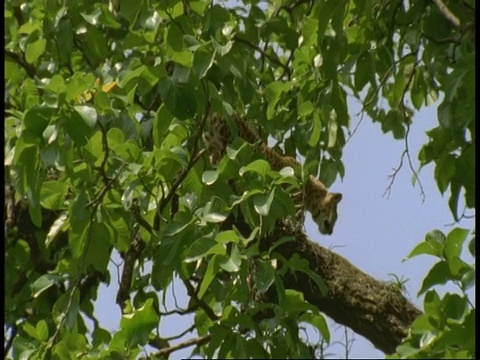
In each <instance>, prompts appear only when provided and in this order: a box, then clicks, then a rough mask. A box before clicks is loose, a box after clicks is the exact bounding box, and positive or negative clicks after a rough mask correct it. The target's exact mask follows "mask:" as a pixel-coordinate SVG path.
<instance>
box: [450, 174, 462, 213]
mask: <svg viewBox="0 0 480 360" xmlns="http://www.w3.org/2000/svg"><path fill="white" fill-rule="evenodd" d="M461 190H462V187H461V186H460V184H459V183H458V182H457V181H456V180H452V182H451V183H450V191H451V194H450V199H449V200H448V207H449V208H450V211H451V212H452V215H453V218H454V219H455V221H459V218H458V211H457V210H458V199H459V197H460V191H461Z"/></svg>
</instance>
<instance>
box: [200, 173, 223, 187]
mask: <svg viewBox="0 0 480 360" xmlns="http://www.w3.org/2000/svg"><path fill="white" fill-rule="evenodd" d="M218 175H219V174H218V170H207V171H204V172H203V174H202V182H203V183H204V184H205V185H212V184H213V183H214V182H215V181H217V179H218Z"/></svg>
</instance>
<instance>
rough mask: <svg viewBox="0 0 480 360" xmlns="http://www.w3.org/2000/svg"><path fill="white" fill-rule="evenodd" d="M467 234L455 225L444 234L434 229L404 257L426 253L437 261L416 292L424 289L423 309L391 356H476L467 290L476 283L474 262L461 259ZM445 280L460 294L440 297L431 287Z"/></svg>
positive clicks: (472, 321) (473, 318)
mask: <svg viewBox="0 0 480 360" xmlns="http://www.w3.org/2000/svg"><path fill="white" fill-rule="evenodd" d="M467 235H468V230H466V229H461V228H454V229H453V230H452V231H450V233H448V235H447V236H445V235H444V234H443V233H442V232H441V231H439V230H434V231H432V232H430V233H428V234H427V236H426V237H425V241H424V242H421V243H420V244H418V245H417V246H416V247H415V249H413V250H412V252H411V253H410V254H409V255H408V257H407V258H406V259H409V258H412V257H414V256H418V255H422V254H427V255H431V256H434V257H437V258H438V259H439V261H438V262H437V263H436V264H435V265H433V267H432V268H431V269H430V271H429V273H428V274H427V276H426V277H425V279H424V280H423V285H422V288H421V289H420V291H419V293H418V295H421V294H423V293H425V298H424V311H425V313H424V314H422V315H421V316H419V317H418V318H417V319H416V320H415V321H414V322H413V323H412V326H411V329H410V334H409V336H408V338H407V339H405V341H404V343H403V344H402V345H400V346H398V348H397V354H396V356H392V357H390V358H409V359H426V358H428V359H465V358H474V357H475V336H474V334H475V307H474V305H473V304H472V303H471V301H470V300H469V298H468V295H467V293H466V292H467V290H468V289H470V288H472V287H473V286H474V285H475V266H474V265H469V264H467V263H466V262H465V261H463V260H462V259H461V252H462V249H463V248H464V244H465V241H466V239H467ZM471 255H474V253H473V252H471ZM446 282H453V283H454V284H456V285H457V286H458V287H459V288H460V290H461V295H459V294H450V293H447V294H445V295H444V296H443V297H442V298H441V297H440V296H439V294H438V293H437V292H436V291H435V290H434V289H432V288H433V287H434V286H435V285H443V284H445V283H446Z"/></svg>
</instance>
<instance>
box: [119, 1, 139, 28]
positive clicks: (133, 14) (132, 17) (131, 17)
mask: <svg viewBox="0 0 480 360" xmlns="http://www.w3.org/2000/svg"><path fill="white" fill-rule="evenodd" d="M142 4H143V0H122V1H120V15H122V16H123V17H124V18H125V19H127V20H128V22H129V23H130V28H133V25H135V22H136V19H137V17H138V14H139V13H140V10H141V8H142Z"/></svg>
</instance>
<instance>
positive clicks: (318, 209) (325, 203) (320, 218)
mask: <svg viewBox="0 0 480 360" xmlns="http://www.w3.org/2000/svg"><path fill="white" fill-rule="evenodd" d="M315 200H317V201H315V204H314V205H313V206H312V207H311V210H312V211H311V213H312V217H313V221H315V223H316V224H317V225H318V230H319V231H320V232H321V233H322V234H324V235H331V234H332V232H333V227H334V226H335V222H336V221H337V217H338V213H337V204H338V203H339V202H340V200H342V194H339V193H330V192H327V194H326V195H325V196H323V197H322V198H321V199H315Z"/></svg>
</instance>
